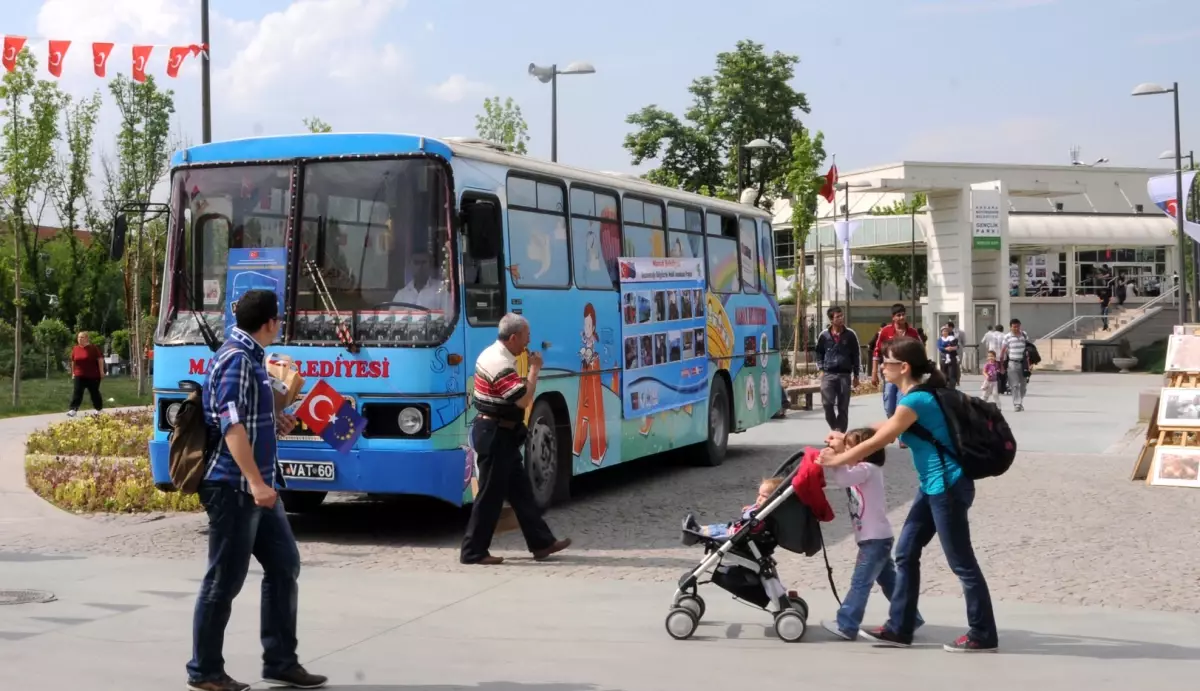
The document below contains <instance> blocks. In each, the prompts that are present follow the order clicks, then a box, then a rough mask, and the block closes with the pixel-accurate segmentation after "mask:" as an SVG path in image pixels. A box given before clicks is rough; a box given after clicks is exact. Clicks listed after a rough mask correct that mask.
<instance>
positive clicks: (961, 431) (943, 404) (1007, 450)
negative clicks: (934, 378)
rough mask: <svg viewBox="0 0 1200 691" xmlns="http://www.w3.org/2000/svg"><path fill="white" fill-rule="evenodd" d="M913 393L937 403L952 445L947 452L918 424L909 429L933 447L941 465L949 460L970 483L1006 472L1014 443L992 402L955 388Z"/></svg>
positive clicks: (916, 389) (1014, 455)
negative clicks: (923, 394)
mask: <svg viewBox="0 0 1200 691" xmlns="http://www.w3.org/2000/svg"><path fill="white" fill-rule="evenodd" d="M913 390H914V391H927V392H929V393H930V394H932V395H933V400H935V401H937V404H938V407H939V408H941V411H942V414H943V415H945V417H946V426H947V428H949V430H950V438H951V440H952V441H953V442H954V447H955V448H953V449H947V448H946V447H945V446H943V445H942V443H941V442H939V441H938V440H937V439H935V438H934V436H933V435H932V434H930V432H929V430H927V429H925V428H924V427H922V426H921V425H920V423H914V424H913V426H912V427H911V428H910V429H912V432H913V433H914V434H916V435H917V436H918V437H920V438H921V439H923V440H925V441H927V442H929V443H930V444H933V446H934V447H935V448H936V449H937V450H938V454H939V455H940V456H941V457H942V461H943V462H944V461H945V459H946V456H950V457H952V458H953V459H954V460H955V461H957V462H958V465H959V466H960V467H961V468H962V469H963V474H965V475H966V476H967V477H969V478H971V479H972V480H981V479H983V478H986V477H999V476H1000V475H1003V474H1004V473H1006V472H1008V469H1009V468H1010V467H1011V466H1012V463H1013V459H1015V458H1016V456H1017V440H1016V437H1014V436H1013V433H1012V429H1011V428H1010V427H1009V426H1008V422H1007V421H1006V420H1005V419H1004V414H1003V413H1001V412H1000V408H999V407H998V406H997V405H996V404H995V403H990V402H988V401H984V400H983V399H981V398H976V397H975V396H971V395H969V394H966V393H963V392H962V391H959V390H958V389H947V388H933V387H928V386H924V385H922V386H918V387H916V388H915V389H913Z"/></svg>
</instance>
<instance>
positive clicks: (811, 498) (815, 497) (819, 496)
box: [792, 446, 833, 523]
mask: <svg viewBox="0 0 1200 691" xmlns="http://www.w3.org/2000/svg"><path fill="white" fill-rule="evenodd" d="M820 455H821V450H820V449H814V448H813V447H811V446H808V447H805V449H804V458H802V459H801V460H800V470H799V471H797V472H796V474H795V475H794V476H793V477H792V490H793V491H794V492H795V493H796V498H797V499H799V500H800V501H801V502H803V503H804V505H805V506H807V507H808V508H809V509H811V510H812V512H813V515H814V516H816V517H817V520H819V521H821V522H822V523H828V522H829V521H832V520H833V507H832V506H830V505H829V500H828V499H826V498H825V470H824V468H822V467H821V466H819V465H817V457H818V456H820Z"/></svg>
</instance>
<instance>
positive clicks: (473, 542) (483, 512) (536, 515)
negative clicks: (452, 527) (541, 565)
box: [459, 313, 571, 564]
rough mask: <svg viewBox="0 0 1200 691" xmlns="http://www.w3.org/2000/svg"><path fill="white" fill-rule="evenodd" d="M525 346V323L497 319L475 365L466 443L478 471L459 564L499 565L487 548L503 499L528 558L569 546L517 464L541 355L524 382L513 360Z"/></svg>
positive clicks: (514, 317)
mask: <svg viewBox="0 0 1200 691" xmlns="http://www.w3.org/2000/svg"><path fill="white" fill-rule="evenodd" d="M528 345H529V322H528V321H526V320H525V317H522V316H521V315H519V314H512V313H509V314H506V315H504V317H503V318H502V319H501V320H500V327H499V329H498V334H497V338H496V342H495V343H493V344H492V345H490V346H488V348H487V349H486V350H484V351H483V352H482V353H480V354H479V359H478V360H476V361H475V393H474V400H475V408H476V409H477V410H478V411H479V414H478V415H477V416H476V417H475V422H474V424H473V425H472V427H471V442H472V447H473V448H474V449H475V459H476V464H477V465H478V466H479V492H478V494H476V495H475V502H474V504H473V505H472V506H471V518H470V520H469V521H467V533H466V535H465V536H463V542H462V551H461V552H460V554H459V561H461V562H462V563H464V564H499V563H501V562H503V561H504V558H503V557H496V556H492V555H491V554H490V553H489V552H488V548H490V547H491V544H492V536H493V535H494V534H495V532H496V523H497V522H498V521H499V520H500V510H501V509H502V508H504V500H505V499H507V500H508V503H509V504H510V505H511V506H512V508H513V512H514V513H515V514H516V515H517V522H518V523H520V525H521V533H522V534H523V535H524V536H525V545H526V546H527V547H529V551H530V552H532V553H533V558H534V559H536V560H538V561H541V560H542V559H545V558H546V557H548V556H550V555H551V554H554V553H555V552H561V551H562V550H564V549H566V548H567V547H568V546H569V545H570V544H571V541H570V540H569V539H566V540H556V539H555V538H554V533H553V532H551V530H550V526H548V525H546V521H545V520H544V519H543V518H542V516H541V512H540V511H539V510H538V507H537V502H536V500H535V499H534V496H533V485H532V484H530V481H529V475H528V474H527V473H526V472H525V464H524V463H523V462H522V460H521V447H522V446H523V445H524V443H525V436H526V432H527V430H526V429H525V410H526V409H527V408H529V406H531V405H533V400H534V397H535V396H536V394H537V381H538V374H539V373H540V372H541V370H542V356H541V354H539V353H534V352H531V353H529V377H528V378H527V379H522V378H521V375H520V374H518V373H517V356H518V355H520V354H521V353H523V352H525V349H526V347H527V346H528Z"/></svg>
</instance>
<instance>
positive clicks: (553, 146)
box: [529, 62, 596, 162]
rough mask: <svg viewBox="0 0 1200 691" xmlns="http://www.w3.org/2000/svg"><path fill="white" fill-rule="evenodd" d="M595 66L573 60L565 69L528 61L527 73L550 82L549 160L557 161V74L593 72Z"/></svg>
mask: <svg viewBox="0 0 1200 691" xmlns="http://www.w3.org/2000/svg"><path fill="white" fill-rule="evenodd" d="M595 71H596V68H595V67H592V64H591V63H590V62H573V63H571V64H570V65H567V67H566V69H562V70H560V69H558V65H557V64H554V65H550V66H549V67H542V66H540V65H536V64H534V63H532V62H531V63H529V74H531V75H533V76H534V77H537V78H538V81H540V82H541V83H543V84H545V83H546V82H550V160H551V161H555V162H557V161H558V75H560V74H593V73H595Z"/></svg>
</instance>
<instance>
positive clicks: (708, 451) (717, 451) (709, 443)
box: [699, 377, 729, 466]
mask: <svg viewBox="0 0 1200 691" xmlns="http://www.w3.org/2000/svg"><path fill="white" fill-rule="evenodd" d="M701 446H702V447H703V449H702V453H700V454H699V461H700V465H706V466H718V465H721V464H722V463H723V462H725V450H726V449H727V448H728V447H729V391H728V387H727V386H726V384H725V379H724V378H722V377H714V378H713V381H712V386H711V387H710V390H709V394H708V439H707V440H705V442H704V443H703V444H702V445H701Z"/></svg>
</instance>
